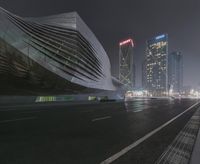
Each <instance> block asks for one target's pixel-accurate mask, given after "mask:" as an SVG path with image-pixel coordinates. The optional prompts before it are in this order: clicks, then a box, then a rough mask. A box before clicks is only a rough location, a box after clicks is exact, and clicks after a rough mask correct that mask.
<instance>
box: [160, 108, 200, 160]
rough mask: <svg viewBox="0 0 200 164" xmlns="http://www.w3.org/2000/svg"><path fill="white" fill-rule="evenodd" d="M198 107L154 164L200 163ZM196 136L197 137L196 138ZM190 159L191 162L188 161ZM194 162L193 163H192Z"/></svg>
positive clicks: (199, 117) (199, 111) (199, 110)
mask: <svg viewBox="0 0 200 164" xmlns="http://www.w3.org/2000/svg"><path fill="white" fill-rule="evenodd" d="M199 128H200V107H198V109H197V110H196V112H195V113H194V115H193V116H192V117H191V119H190V120H189V121H188V123H187V124H186V125H185V127H184V128H183V129H182V130H181V131H180V132H179V134H178V135H177V136H176V138H175V139H174V140H173V142H172V143H171V144H170V145H169V146H168V148H167V149H166V150H165V151H164V152H163V153H162V155H161V156H160V158H159V159H158V160H157V161H156V164H162V163H167V164H189V163H190V164H197V163H198V164H199V163H200V134H199V133H198V132H199ZM197 135H198V137H197ZM191 158H192V160H191V162H190V159H191ZM193 162H194V163H193Z"/></svg>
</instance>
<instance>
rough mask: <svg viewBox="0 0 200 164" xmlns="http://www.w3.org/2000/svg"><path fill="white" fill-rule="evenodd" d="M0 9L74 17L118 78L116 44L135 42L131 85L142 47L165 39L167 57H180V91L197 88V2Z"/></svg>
mask: <svg viewBox="0 0 200 164" xmlns="http://www.w3.org/2000/svg"><path fill="white" fill-rule="evenodd" d="M0 6H1V7H3V8H5V9H7V10H9V11H10V12H12V13H15V14H17V15H19V16H23V17H34V16H36V17H37V16H45V15H51V14H60V13H64V12H71V11H77V12H78V13H79V15H80V16H81V17H82V19H83V20H84V21H85V22H86V24H87V25H88V26H89V27H90V29H91V30H92V31H93V32H94V33H95V35H96V36H97V38H98V39H99V41H100V42H101V43H102V45H103V46H104V48H105V50H106V51H107V53H108V56H109V58H110V60H111V64H112V74H113V75H114V76H118V51H119V50H118V42H119V41H121V40H123V39H124V38H128V37H132V38H133V39H134V40H135V42H136V48H135V52H134V53H135V60H136V63H137V64H136V69H137V80H136V81H137V85H139V86H140V83H141V61H142V59H143V57H144V52H145V41H146V40H147V39H149V38H151V37H153V36H155V35H159V34H162V33H168V34H169V52H171V51H174V50H178V51H181V52H182V54H183V57H184V85H195V86H196V85H197V84H198V83H199V82H200V73H199V71H200V41H199V39H200V1H199V0H0Z"/></svg>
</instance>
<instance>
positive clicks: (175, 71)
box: [168, 51, 183, 94]
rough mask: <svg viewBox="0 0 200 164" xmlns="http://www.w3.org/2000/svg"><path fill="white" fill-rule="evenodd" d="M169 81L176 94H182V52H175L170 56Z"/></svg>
mask: <svg viewBox="0 0 200 164" xmlns="http://www.w3.org/2000/svg"><path fill="white" fill-rule="evenodd" d="M168 81H169V86H170V88H171V91H172V92H173V93H174V94H175V93H177V94H178V93H180V92H181V89H182V87H183V56H182V54H181V52H178V51H175V52H172V53H170V54H169V57H168Z"/></svg>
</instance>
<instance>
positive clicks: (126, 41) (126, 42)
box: [119, 39, 134, 47]
mask: <svg viewBox="0 0 200 164" xmlns="http://www.w3.org/2000/svg"><path fill="white" fill-rule="evenodd" d="M129 43H131V45H132V47H134V43H133V40H132V39H128V40H125V41H122V42H120V43H119V45H120V46H123V45H126V44H129Z"/></svg>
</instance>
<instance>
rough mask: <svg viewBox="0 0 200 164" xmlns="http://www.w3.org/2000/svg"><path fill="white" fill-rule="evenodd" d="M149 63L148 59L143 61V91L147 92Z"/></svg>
mask: <svg viewBox="0 0 200 164" xmlns="http://www.w3.org/2000/svg"><path fill="white" fill-rule="evenodd" d="M146 67H147V63H146V59H144V60H143V62H142V89H143V90H146V89H147V71H146V70H147V68H146Z"/></svg>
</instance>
